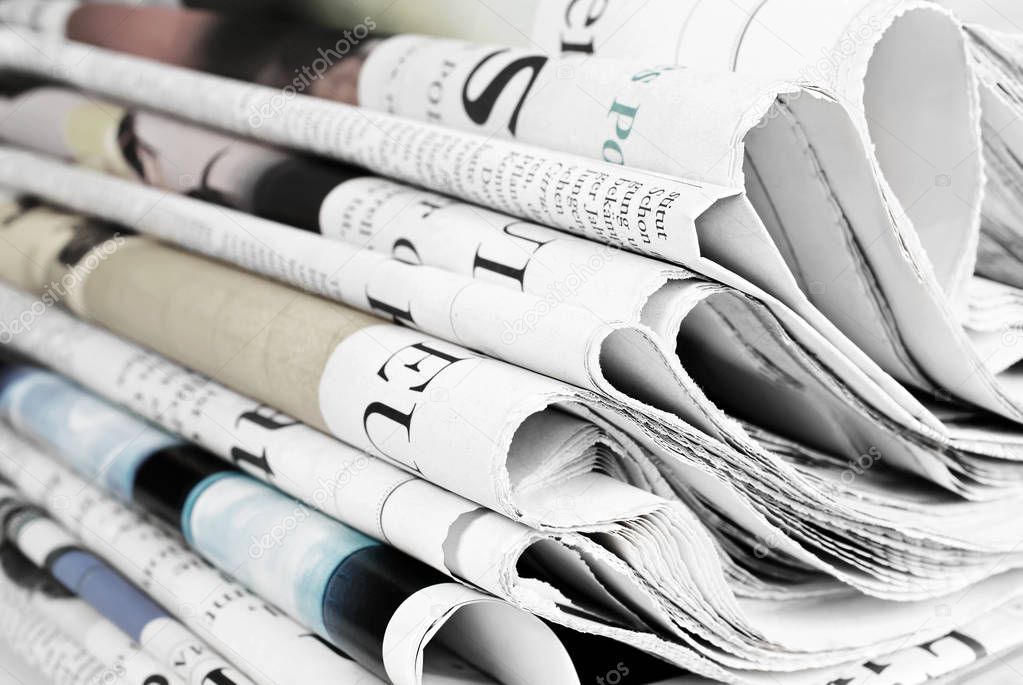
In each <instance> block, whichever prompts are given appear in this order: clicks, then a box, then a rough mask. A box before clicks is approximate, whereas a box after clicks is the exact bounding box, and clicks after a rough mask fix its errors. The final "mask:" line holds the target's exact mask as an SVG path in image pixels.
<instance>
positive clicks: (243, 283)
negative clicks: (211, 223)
mask: <svg viewBox="0 0 1023 685" xmlns="http://www.w3.org/2000/svg"><path fill="white" fill-rule="evenodd" d="M82 299H83V301H84V303H85V308H86V311H85V312H83V313H85V314H86V315H87V316H88V317H89V318H94V319H97V320H99V321H102V322H103V323H104V325H107V326H109V327H110V328H112V329H113V330H115V331H118V332H121V333H122V334H124V335H127V336H128V337H130V338H134V339H136V340H143V341H151V342H155V341H159V344H160V347H161V348H162V350H163V351H165V352H166V353H167V354H169V355H170V356H172V357H174V358H176V359H181V360H183V361H186V362H187V363H188V364H189V365H190V366H192V367H193V368H196V369H198V370H200V371H202V372H203V373H206V374H207V375H209V376H211V377H213V378H216V379H218V380H221V381H222V382H224V383H226V384H227V385H230V386H232V387H236V388H238V389H239V390H240V391H242V392H245V393H246V394H249V395H256V396H259V397H273V398H275V400H276V402H277V404H278V406H279V407H280V408H281V409H282V410H284V411H286V412H288V413H290V414H293V415H295V416H297V417H299V418H301V419H303V420H304V421H306V422H307V423H311V424H312V425H315V426H323V425H324V424H323V420H322V418H321V416H320V412H319V400H318V398H317V396H316V392H315V389H316V387H317V384H318V380H319V378H320V376H321V375H322V373H323V369H324V365H325V364H326V361H327V359H328V357H329V356H330V354H331V352H332V351H333V349H334V348H335V347H336V346H337V345H338V343H339V342H341V341H342V340H344V339H345V338H347V337H348V336H350V335H352V334H353V333H355V332H357V331H359V330H360V329H363V328H365V327H367V326H370V325H373V324H374V323H377V321H376V320H375V319H373V318H372V317H369V316H366V315H364V314H360V313H358V312H355V311H353V310H349V309H347V308H345V307H342V306H340V305H335V304H332V303H329V302H327V301H326V300H321V299H319V298H316V297H313V296H311V295H305V294H303V293H300V292H298V291H295V290H292V289H290V288H288V287H286V286H282V285H279V284H276V283H273V282H270V281H266V280H265V279H262V278H259V277H258V276H253V275H251V274H247V273H245V272H242V271H238V270H235V269H232V268H230V267H226V266H222V265H219V264H216V263H215V262H211V261H209V260H206V259H203V258H201V257H196V256H193V255H189V254H187V253H184V252H179V251H177V250H173V249H170V248H166V247H162V246H160V245H158V244H156V243H153V242H151V241H149V240H147V239H143V238H134V239H129V241H128V242H127V244H126V245H125V246H123V247H122V248H120V249H119V250H118V251H117V253H116V254H115V255H113V256H112V257H110V258H109V259H108V260H107V262H106V263H104V265H103V268H101V269H99V270H97V271H96V272H95V273H93V274H92V275H90V276H89V278H88V280H87V281H86V283H85V285H84V288H83V298H82Z"/></svg>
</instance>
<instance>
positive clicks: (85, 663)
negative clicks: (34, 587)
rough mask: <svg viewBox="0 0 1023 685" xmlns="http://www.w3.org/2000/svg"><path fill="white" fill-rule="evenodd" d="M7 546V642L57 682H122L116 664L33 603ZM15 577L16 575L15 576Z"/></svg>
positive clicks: (1, 620) (2, 619)
mask: <svg viewBox="0 0 1023 685" xmlns="http://www.w3.org/2000/svg"><path fill="white" fill-rule="evenodd" d="M12 549H13V548H12V547H10V546H9V545H4V546H3V548H2V549H0V551H2V554H3V558H4V560H5V561H7V562H8V563H6V564H4V565H3V567H2V568H0V597H2V598H3V603H4V611H3V614H2V615H0V631H2V635H3V639H4V642H5V643H6V644H7V645H9V646H10V647H11V649H12V651H13V652H14V653H15V654H17V655H18V656H20V657H21V658H22V659H23V660H24V662H25V663H26V664H27V665H28V666H30V667H31V668H32V669H34V670H35V672H36V673H37V674H38V675H39V676H41V677H42V678H44V679H45V682H49V683H53V684H54V685H97V683H101V682H114V683H118V682H127V681H121V680H120V679H119V677H118V674H117V673H116V672H115V671H114V668H115V666H114V665H108V664H105V663H103V662H101V661H100V660H99V659H97V658H96V657H95V656H93V653H92V652H91V651H89V650H88V649H86V648H85V647H84V646H83V645H82V644H81V643H80V642H79V641H77V640H75V639H74V638H73V637H71V636H70V635H69V634H68V632H66V631H65V630H64V629H62V628H61V627H60V626H59V624H58V623H57V622H55V621H53V620H51V619H50V618H47V617H46V616H45V615H44V614H43V613H42V612H41V611H39V610H38V609H36V608H34V607H32V606H31V605H30V593H29V592H28V591H27V590H26V588H24V587H22V586H20V585H19V584H18V578H17V573H18V572H19V570H24V569H18V568H13V569H12V568H10V566H11V564H10V561H8V560H10V559H11V558H12V557H11V554H10V553H11V550H12ZM12 576H14V577H12Z"/></svg>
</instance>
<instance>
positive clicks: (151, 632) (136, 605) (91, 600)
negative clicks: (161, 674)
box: [0, 489, 252, 685]
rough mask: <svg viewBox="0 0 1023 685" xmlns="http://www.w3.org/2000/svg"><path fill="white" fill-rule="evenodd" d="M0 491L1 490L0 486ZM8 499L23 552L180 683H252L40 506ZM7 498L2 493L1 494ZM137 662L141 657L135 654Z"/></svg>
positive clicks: (8, 524) (8, 523)
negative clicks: (83, 547)
mask: <svg viewBox="0 0 1023 685" xmlns="http://www.w3.org/2000/svg"><path fill="white" fill-rule="evenodd" d="M0 492H3V491H2V489H0ZM3 494H4V495H5V496H6V497H10V498H11V500H12V501H10V502H9V503H6V504H7V508H6V510H5V511H6V513H5V524H4V525H5V529H6V533H7V535H8V536H9V537H10V539H11V540H13V542H14V544H16V545H17V546H18V548H19V549H20V550H21V552H22V553H23V554H24V555H25V556H26V557H27V558H29V559H30V560H31V561H32V562H33V563H35V564H36V565H37V566H39V567H40V568H44V569H46V570H48V571H49V572H50V573H52V574H53V577H54V578H56V579H57V581H59V582H60V583H61V584H62V585H63V586H64V587H65V588H67V589H68V590H69V591H70V592H72V593H74V594H76V595H78V596H79V597H81V598H82V600H84V601H85V602H87V603H88V604H89V605H90V606H91V607H93V608H94V609H95V610H96V611H97V612H99V613H100V614H101V615H102V616H104V617H105V618H106V619H108V620H109V621H110V622H111V624H112V625H115V626H116V627H117V628H119V629H120V630H121V631H123V633H124V634H125V635H126V636H127V637H129V638H130V639H131V640H134V642H135V644H137V645H141V647H142V648H143V649H144V650H145V651H147V652H148V653H149V654H150V656H151V657H152V658H153V659H155V660H157V661H156V662H154V663H157V662H158V663H159V664H161V666H162V668H163V669H166V670H167V672H168V673H174V674H175V675H174V676H173V678H174V679H175V680H179V681H180V682H182V683H194V684H196V685H201V684H202V683H204V682H207V681H211V682H219V683H225V684H228V683H251V682H252V681H251V680H249V679H248V678H246V677H245V676H244V675H242V674H240V673H238V671H237V669H235V668H234V666H232V665H231V664H228V663H227V662H226V661H224V659H223V658H222V657H220V656H218V655H216V654H214V653H213V652H212V650H211V649H210V648H209V647H208V646H206V645H204V644H203V643H202V642H201V641H199V640H198V639H197V638H196V637H195V635H194V634H192V632H191V631H189V630H188V629H187V628H185V627H184V626H183V625H181V624H180V623H179V622H178V621H176V620H175V619H173V618H172V617H171V616H170V615H169V614H167V612H166V611H164V610H163V609H162V608H160V607H159V606H158V605H157V604H155V603H154V602H153V601H152V600H151V599H150V598H149V597H148V595H146V594H145V593H144V592H142V591H141V590H139V589H138V588H136V587H135V586H134V585H132V584H131V583H130V582H129V581H127V580H126V579H124V578H123V577H122V576H121V575H120V574H118V573H117V571H115V570H113V569H111V568H110V567H109V566H107V565H106V564H105V563H104V562H103V561H101V560H100V559H98V558H97V557H95V556H93V555H92V554H90V553H89V552H87V551H86V550H83V549H81V547H80V546H79V545H78V544H77V542H76V541H75V539H74V537H73V536H72V535H71V534H70V533H68V532H67V531H65V530H64V529H62V528H61V527H60V526H59V525H58V524H56V523H55V522H54V521H52V520H50V519H49V518H47V517H46V516H45V515H44V514H42V513H41V512H40V511H39V510H38V509H35V508H34V507H32V506H30V505H26V504H25V503H24V502H19V501H18V500H17V497H16V496H15V494H14V493H13V492H11V493H7V492H3ZM5 499H6V498H5ZM139 661H140V662H141V661H145V660H144V659H139Z"/></svg>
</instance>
